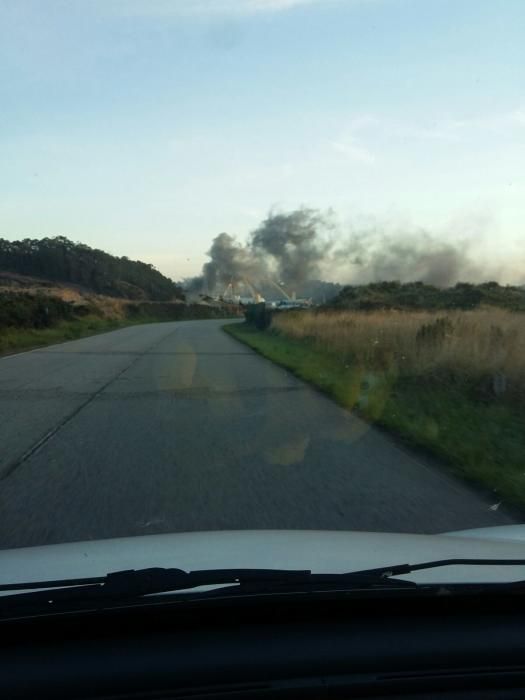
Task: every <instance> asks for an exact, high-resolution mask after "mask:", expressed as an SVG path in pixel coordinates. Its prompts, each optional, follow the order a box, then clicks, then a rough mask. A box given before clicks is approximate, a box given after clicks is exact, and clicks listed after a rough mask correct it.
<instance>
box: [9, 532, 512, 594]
mask: <svg viewBox="0 0 525 700" xmlns="http://www.w3.org/2000/svg"><path fill="white" fill-rule="evenodd" d="M450 558H492V559H494V558H498V559H519V558H525V525H514V526H505V527H496V528H484V529H483V530H467V531H463V532H459V533H446V534H444V535H406V534H392V533H377V532H339V531H337V532H326V531H321V532H320V531H313V530H312V531H310V530H282V531H279V530H257V531H216V532H192V533H181V534H168V535H149V536H145V537H144V536H143V537H127V538H119V539H109V540H97V541H89V542H72V543H67V544H58V545H48V546H44V547H29V548H20V549H11V550H3V551H0V584H7V583H15V582H22V581H27V582H30V581H42V580H46V579H66V578H72V577H75V578H78V577H84V576H103V575H104V574H106V573H108V572H111V571H118V570H122V569H140V568H147V567H157V566H159V567H177V568H180V569H184V570H186V571H190V570H196V569H216V568H220V569H224V568H279V569H311V570H312V571H315V572H327V573H328V572H332V573H336V572H344V571H357V570H359V569H369V568H375V567H381V566H392V565H394V564H405V563H410V564H416V563H421V562H426V561H430V560H433V559H450ZM403 578H407V579H408V578H410V579H412V580H414V581H418V582H435V583H445V582H478V581H479V582H481V581H483V582H492V581H494V582H496V581H516V580H521V579H525V566H524V567H521V566H470V567H467V566H449V567H445V568H439V569H432V570H426V571H421V572H417V573H414V574H411V575H410V576H403Z"/></svg>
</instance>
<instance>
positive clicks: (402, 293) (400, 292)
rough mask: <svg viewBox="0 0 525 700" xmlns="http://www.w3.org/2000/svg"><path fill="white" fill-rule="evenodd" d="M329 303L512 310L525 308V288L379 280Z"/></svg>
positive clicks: (345, 306) (363, 308) (333, 305)
mask: <svg viewBox="0 0 525 700" xmlns="http://www.w3.org/2000/svg"><path fill="white" fill-rule="evenodd" d="M328 306H329V307H331V308H337V309H348V310H361V311H376V310H384V309H400V310H402V309H406V310H415V309H419V310H429V311H431V310H436V311H440V310H447V309H450V310H452V309H461V310H469V309H476V308H479V307H482V306H497V307H499V308H503V309H508V310H510V311H525V289H524V288H523V287H512V286H510V285H508V286H502V285H500V284H498V283H497V282H484V283H483V284H467V283H458V284H456V285H455V286H454V287H450V288H447V289H440V288H438V287H433V286H432V285H429V284H424V283H423V282H411V283H408V284H401V283H400V282H376V283H372V284H367V285H362V286H346V287H344V289H342V290H341V291H340V292H339V294H338V295H337V296H336V297H335V298H334V299H333V300H332V301H331V302H330V303H329V305H328Z"/></svg>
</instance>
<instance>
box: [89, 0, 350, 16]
mask: <svg viewBox="0 0 525 700" xmlns="http://www.w3.org/2000/svg"><path fill="white" fill-rule="evenodd" d="M337 1H338V0H104V1H103V2H100V7H101V8H104V9H106V10H110V11H112V12H116V13H118V14H123V15H146V16H166V17H167V16H220V15H250V14H258V13H269V12H283V11H285V10H292V9H294V8H296V7H300V6H305V5H319V4H321V2H323V3H326V2H332V3H333V2H337Z"/></svg>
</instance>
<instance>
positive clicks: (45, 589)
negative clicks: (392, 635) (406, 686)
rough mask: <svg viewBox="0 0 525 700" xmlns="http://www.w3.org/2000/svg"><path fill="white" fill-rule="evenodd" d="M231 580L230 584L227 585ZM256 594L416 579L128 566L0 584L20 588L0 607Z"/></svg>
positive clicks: (3, 587) (381, 584)
mask: <svg viewBox="0 0 525 700" xmlns="http://www.w3.org/2000/svg"><path fill="white" fill-rule="evenodd" d="M228 584H230V586H228ZM223 585H226V586H228V588H227V589H226V590H227V591H231V587H234V588H235V589H240V590H243V591H247V592H248V591H251V592H255V593H260V592H263V591H265V590H267V591H275V590H304V589H305V588H306V589H308V588H320V589H326V588H329V589H331V590H333V589H334V588H337V587H338V586H341V587H342V588H345V589H348V588H352V589H355V588H368V589H369V588H401V587H407V586H408V587H415V586H416V584H414V583H412V582H410V581H403V580H401V579H394V580H392V581H389V580H387V579H386V578H385V577H384V576H382V575H376V574H362V573H360V572H357V573H353V572H350V573H342V574H316V573H312V572H311V571H310V570H288V569H210V570H202V571H183V570H182V569H164V568H151V569H130V570H126V571H116V572H114V573H109V574H107V575H106V576H100V577H92V578H78V579H61V580H54V581H33V582H27V583H13V584H4V585H0V591H2V592H3V591H5V592H10V591H25V592H20V593H15V594H11V595H4V596H0V607H5V605H6V604H12V603H21V604H25V603H38V602H48V603H55V602H60V601H74V600H77V601H79V600H97V599H102V600H125V599H136V598H142V597H143V596H147V595H154V594H157V593H167V592H170V593H172V592H177V591H184V590H188V589H191V588H199V587H201V586H223Z"/></svg>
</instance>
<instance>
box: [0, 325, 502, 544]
mask: <svg viewBox="0 0 525 700" xmlns="http://www.w3.org/2000/svg"><path fill="white" fill-rule="evenodd" d="M222 323H223V322H221V321H189V322H184V323H163V324H151V325H144V326H134V327H131V328H126V329H122V330H118V331H114V332H112V333H106V334H104V335H98V336H95V337H92V338H85V339H83V340H77V341H73V342H69V343H64V344H61V345H54V346H51V347H48V348H45V349H41V350H35V351H32V352H29V353H23V354H20V355H15V356H11V357H5V358H3V359H1V360H0V547H1V548H6V547H18V546H30V545H40V544H48V543H56V542H66V541H74V540H85V539H98V538H105V537H119V536H128V535H138V534H141V535H143V534H148V533H158V532H181V531H194V530H217V529H246V528H249V529H258V528H262V529H266V528H271V529H281V528H282V529H287V528H292V529H335V530H369V531H390V532H419V533H432V532H442V531H447V530H454V529H463V528H469V527H481V526H490V525H503V524H508V523H510V522H512V521H511V519H510V517H508V516H507V515H505V514H504V513H502V512H501V511H500V510H491V509H490V507H489V506H490V505H491V501H490V500H485V499H484V498H482V497H480V496H479V495H478V494H477V493H475V492H473V491H471V490H470V489H468V488H467V487H465V485H463V484H462V483H460V482H458V481H456V480H454V479H452V478H450V477H449V476H447V475H446V474H445V473H444V472H442V471H441V470H439V469H437V468H436V467H435V466H434V465H431V464H430V463H428V462H427V461H426V460H424V459H423V458H422V457H420V456H416V455H411V454H410V453H409V452H408V451H406V450H405V449H402V448H401V447H400V446H399V445H398V444H397V443H396V442H395V441H394V440H392V439H390V438H389V437H388V436H386V435H385V434H384V433H382V432H379V431H377V430H375V429H374V428H372V427H370V426H369V425H367V424H366V423H364V422H363V421H361V420H360V419H359V418H357V417H356V416H354V415H352V414H350V413H348V412H347V411H344V410H343V409H341V408H339V407H338V406H337V405H335V404H334V403H333V402H331V401H330V400H329V399H327V398H325V397H324V396H322V395H320V394H319V393H318V392H316V391H315V390H313V389H311V388H310V387H308V386H307V385H306V384H304V383H303V382H301V381H299V380H298V379H296V378H294V377H293V376H291V375H290V374H288V373H287V372H286V371H284V370H283V369H281V368H279V367H276V366H274V365H273V364H272V363H271V362H269V361H267V360H265V359H263V358H261V357H259V356H258V355H256V354H255V353H254V352H253V351H251V350H249V349H248V348H246V347H245V346H243V345H241V344H239V343H238V342H237V341H235V340H233V339H232V338H230V337H229V336H227V335H226V334H225V333H224V332H223V331H222V330H221V325H222ZM494 500H497V499H492V501H494Z"/></svg>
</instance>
